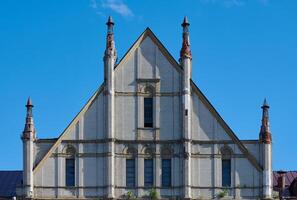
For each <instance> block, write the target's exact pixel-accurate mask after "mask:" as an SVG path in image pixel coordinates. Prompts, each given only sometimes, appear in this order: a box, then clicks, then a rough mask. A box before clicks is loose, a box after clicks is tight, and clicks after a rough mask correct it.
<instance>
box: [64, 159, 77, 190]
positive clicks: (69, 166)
mask: <svg viewBox="0 0 297 200" xmlns="http://www.w3.org/2000/svg"><path fill="white" fill-rule="evenodd" d="M74 185H75V160H74V159H73V158H67V159H66V186H74Z"/></svg>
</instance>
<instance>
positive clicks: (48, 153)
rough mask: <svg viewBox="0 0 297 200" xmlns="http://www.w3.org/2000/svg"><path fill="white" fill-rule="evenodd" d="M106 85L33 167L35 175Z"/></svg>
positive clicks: (97, 91)
mask: <svg viewBox="0 0 297 200" xmlns="http://www.w3.org/2000/svg"><path fill="white" fill-rule="evenodd" d="M103 88H104V83H102V84H101V85H100V87H99V88H98V89H97V90H96V92H95V93H94V94H93V95H92V96H91V98H90V99H89V100H88V101H87V103H86V104H85V105H84V106H83V107H82V109H81V110H80V111H79V112H78V113H77V115H76V116H75V117H74V118H73V120H72V121H71V122H70V123H69V124H68V126H67V127H66V128H65V129H64V131H63V132H62V133H61V134H60V136H59V137H58V138H57V141H56V142H55V143H54V144H53V146H52V147H51V148H50V149H49V151H48V152H47V153H46V154H45V156H44V157H43V158H42V159H41V160H40V161H39V162H38V163H37V164H36V165H35V166H34V167H33V173H34V174H35V173H36V172H37V171H38V169H39V168H40V167H41V165H42V164H43V163H44V161H45V160H46V159H47V158H48V157H50V155H51V154H52V152H53V151H54V150H55V149H56V147H57V146H58V145H59V144H60V143H61V142H62V138H63V137H64V136H65V135H66V134H67V131H68V130H69V129H70V128H72V126H74V125H75V124H76V122H77V121H78V120H79V117H80V116H81V115H83V114H84V113H85V112H86V111H87V109H88V108H89V106H90V105H91V104H92V103H93V101H94V99H95V98H96V97H97V96H98V95H99V94H100V93H101V92H102V91H103Z"/></svg>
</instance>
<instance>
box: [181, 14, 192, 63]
mask: <svg viewBox="0 0 297 200" xmlns="http://www.w3.org/2000/svg"><path fill="white" fill-rule="evenodd" d="M181 26H182V27H183V43H182V48H181V50H180V60H181V59H183V58H190V59H192V53H191V49H190V36H189V26H190V23H189V21H188V18H187V17H184V20H183V23H182V24H181Z"/></svg>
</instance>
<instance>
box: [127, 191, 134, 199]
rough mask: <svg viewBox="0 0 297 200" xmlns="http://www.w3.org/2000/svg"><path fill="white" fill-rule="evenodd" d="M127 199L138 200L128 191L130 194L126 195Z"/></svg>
mask: <svg viewBox="0 0 297 200" xmlns="http://www.w3.org/2000/svg"><path fill="white" fill-rule="evenodd" d="M125 198H126V199H127V200H134V199H136V197H135V195H134V194H133V192H132V191H128V192H127V193H126V195H125Z"/></svg>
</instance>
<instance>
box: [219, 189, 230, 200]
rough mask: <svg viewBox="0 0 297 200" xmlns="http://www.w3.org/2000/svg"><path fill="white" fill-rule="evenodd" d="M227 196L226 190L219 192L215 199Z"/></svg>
mask: <svg viewBox="0 0 297 200" xmlns="http://www.w3.org/2000/svg"><path fill="white" fill-rule="evenodd" d="M227 194H228V190H227V189H223V190H222V191H220V192H219V193H218V195H217V197H218V198H219V199H221V198H223V197H225V196H227Z"/></svg>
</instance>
